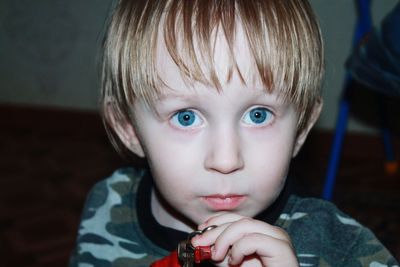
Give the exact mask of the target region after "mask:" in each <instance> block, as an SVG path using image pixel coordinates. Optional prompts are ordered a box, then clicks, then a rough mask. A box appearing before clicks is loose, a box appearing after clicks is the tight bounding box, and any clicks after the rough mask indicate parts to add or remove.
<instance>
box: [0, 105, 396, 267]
mask: <svg viewBox="0 0 400 267" xmlns="http://www.w3.org/2000/svg"><path fill="white" fill-rule="evenodd" d="M0 119H1V122H2V126H1V127H0V150H1V161H0V170H1V172H2V177H1V179H0V257H1V259H2V266H4V267H11V266H18V267H25V266H26V267H28V266H29V267H38V266H66V265H67V262H68V256H69V253H70V251H71V249H72V247H73V244H74V240H75V235H76V232H77V224H78V222H79V216H80V211H81V209H82V204H83V201H84V199H85V196H86V194H87V191H88V190H89V188H90V187H91V186H92V185H93V184H94V183H95V182H96V181H97V180H98V179H100V178H102V177H105V176H106V175H108V174H110V173H111V172H112V171H113V170H114V169H115V168H117V167H121V166H123V165H127V164H126V163H125V162H124V161H122V160H121V159H120V158H119V157H118V156H117V154H116V153H115V152H114V151H113V149H112V147H111V146H110V145H109V143H108V140H107V137H106V135H105V133H104V130H103V128H102V123H101V121H100V119H99V117H98V116H97V115H96V114H93V113H89V112H76V111H62V110H52V109H34V108H15V107H5V106H0ZM330 142H331V134H330V133H324V132H313V133H312V135H311V136H310V138H309V140H308V141H307V143H306V146H305V147H304V149H303V151H302V152H301V154H300V155H299V157H298V158H297V159H296V160H295V162H294V163H293V169H292V173H293V175H295V176H296V177H297V178H298V188H299V190H300V191H301V192H303V193H309V194H312V195H318V194H319V192H320V191H321V188H322V183H323V179H322V177H323V176H324V172H325V168H326V163H327V158H328V151H329V147H330ZM395 147H396V151H397V154H398V155H400V153H399V152H400V142H399V140H396V144H395ZM382 162H383V155H382V152H381V148H380V142H379V139H378V138H376V137H367V136H356V135H350V136H348V137H347V138H346V143H345V146H344V156H343V159H342V163H341V165H340V172H339V178H338V184H337V188H336V191H335V199H334V201H335V202H336V203H337V205H338V206H339V207H340V208H341V209H343V210H344V211H346V212H347V213H349V214H351V215H352V216H353V217H355V218H356V219H358V220H359V221H360V222H361V223H363V224H365V225H367V226H369V227H370V228H372V229H373V230H374V231H375V232H376V234H377V235H378V236H379V237H380V239H381V240H382V241H383V242H384V244H385V245H386V246H387V247H388V248H389V249H390V250H391V251H392V252H393V253H394V254H395V255H396V257H397V258H398V259H399V258H400V240H399V238H398V237H399V236H400V194H399V193H400V175H399V174H397V175H396V176H387V175H385V174H384V172H383V168H382Z"/></svg>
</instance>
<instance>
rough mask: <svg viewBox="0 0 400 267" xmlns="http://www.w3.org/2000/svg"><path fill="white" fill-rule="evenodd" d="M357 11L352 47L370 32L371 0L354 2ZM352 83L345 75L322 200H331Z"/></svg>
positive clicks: (348, 75)
mask: <svg viewBox="0 0 400 267" xmlns="http://www.w3.org/2000/svg"><path fill="white" fill-rule="evenodd" d="M355 3H356V6H357V9H358V19H357V22H356V27H355V31H354V36H353V46H356V45H358V44H359V42H360V41H361V40H362V38H363V37H364V36H365V34H366V33H368V32H369V31H370V30H371V25H372V21H371V12H370V6H371V0H355ZM351 83H352V78H351V76H350V74H348V73H347V74H346V78H345V86H344V91H343V96H342V98H341V100H340V105H339V114H338V118H337V122H336V130H335V136H334V140H333V144H332V150H331V155H330V159H329V163H328V170H327V173H326V177H325V184H324V188H323V192H322V198H323V199H326V200H331V199H332V195H333V188H334V186H335V179H336V174H337V170H338V167H339V159H340V155H341V150H342V144H343V139H344V135H345V133H346V129H347V121H348V117H349V101H348V91H349V90H350V86H351Z"/></svg>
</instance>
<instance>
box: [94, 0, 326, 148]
mask: <svg viewBox="0 0 400 267" xmlns="http://www.w3.org/2000/svg"><path fill="white" fill-rule="evenodd" d="M238 21H240V24H241V26H242V27H243V30H244V32H245V36H246V38H247V40H248V44H249V49H250V52H251V54H252V55H253V57H254V61H255V63H256V68H257V70H258V74H259V76H260V78H261V81H262V83H263V84H264V86H265V89H266V90H267V91H268V92H272V91H273V90H279V93H280V94H281V95H282V96H283V97H284V98H285V100H287V101H290V102H291V103H293V104H294V106H295V108H296V110H297V112H298V115H299V121H298V129H299V131H301V130H302V129H303V128H304V127H305V126H306V125H307V122H308V120H309V118H310V116H311V114H312V111H313V108H314V106H315V104H316V102H318V101H320V98H321V91H320V90H321V89H320V87H321V80H322V76H323V72H324V58H323V57H324V56H323V55H324V52H323V44H322V39H321V33H320V29H319V25H318V23H317V20H316V18H315V15H314V14H313V12H312V9H311V7H310V4H309V3H308V2H307V0H120V1H119V3H118V5H117V7H116V9H115V10H114V13H113V15H112V17H111V20H110V23H109V26H108V31H107V34H106V37H105V40H104V50H103V51H104V53H103V61H102V95H101V111H102V116H103V120H104V121H105V125H106V128H108V132H109V134H110V135H111V137H112V138H111V140H112V141H113V142H114V145H116V146H117V148H118V147H119V148H122V147H121V145H119V144H118V140H115V137H113V136H114V135H113V131H110V130H112V127H113V125H111V124H110V123H109V122H108V115H109V114H107V113H108V112H112V113H113V116H114V118H116V119H117V120H120V121H127V122H133V115H132V112H131V110H132V104H133V103H134V101H135V100H136V99H143V100H144V101H145V102H146V103H151V102H152V101H153V100H154V99H155V98H156V97H157V96H158V94H159V93H160V92H159V86H158V85H159V84H160V80H159V76H158V73H157V69H156V66H155V62H156V61H155V57H156V48H157V38H159V36H163V37H164V40H165V44H166V47H167V49H168V52H169V53H170V55H171V57H172V59H173V60H174V62H175V63H176V64H177V66H178V67H179V69H180V71H181V73H182V74H183V76H184V77H186V78H187V79H188V80H192V81H199V82H202V83H206V84H211V85H213V86H214V87H215V88H217V90H218V89H219V88H220V81H219V79H218V77H217V75H216V72H215V68H214V65H213V60H212V59H213V35H212V34H213V32H215V31H216V30H217V29H218V28H219V29H221V30H222V32H223V33H224V35H225V38H226V41H227V43H228V47H229V51H228V53H230V55H231V58H232V60H231V62H229V64H230V66H229V67H230V73H232V69H236V70H239V68H238V67H239V66H237V64H236V59H235V54H234V53H233V44H234V41H235V27H236V26H237V24H238ZM161 31H162V32H161ZM160 33H162V34H160ZM178 47H179V49H178ZM195 47H200V48H201V49H200V50H201V53H196V52H195ZM200 62H205V63H206V67H207V68H208V69H207V70H204V68H202V67H201V66H200ZM239 74H240V73H239ZM150 105H151V104H150Z"/></svg>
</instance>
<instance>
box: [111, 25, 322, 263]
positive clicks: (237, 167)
mask: <svg viewBox="0 0 400 267" xmlns="http://www.w3.org/2000/svg"><path fill="white" fill-rule="evenodd" d="M216 38H217V39H216V46H215V49H216V53H215V55H218V57H215V58H214V60H215V66H216V70H217V74H218V77H219V79H220V81H222V82H221V85H222V88H221V89H222V90H220V91H217V90H216V89H215V88H213V87H210V86H207V85H204V84H202V83H199V82H193V83H192V84H190V85H189V84H188V83H185V81H184V79H182V76H181V73H180V71H179V69H178V67H177V66H176V65H175V63H174V62H173V60H172V59H171V58H170V56H169V54H168V52H167V50H166V48H165V46H164V43H163V42H162V41H159V43H158V47H157V62H156V64H157V69H158V72H159V75H160V78H161V79H162V81H163V84H164V85H163V87H162V92H163V94H162V95H160V96H159V98H158V99H157V100H156V101H155V103H154V107H153V108H154V109H150V108H149V107H148V106H147V105H145V104H144V103H143V102H142V101H141V100H140V99H139V100H137V101H136V102H135V103H134V106H133V111H134V120H135V123H134V125H133V124H131V123H116V122H115V121H114V122H113V123H114V124H113V125H114V129H115V130H116V132H117V134H118V135H119V137H120V139H121V140H122V141H123V142H124V143H125V145H126V146H127V147H128V148H129V149H130V150H131V151H133V152H134V153H136V154H137V155H138V156H141V157H146V159H147V161H148V162H149V166H150V169H151V172H152V175H153V178H154V182H155V185H156V188H157V190H153V192H152V199H151V200H152V203H151V206H152V213H153V215H154V216H155V218H156V219H157V221H158V222H159V223H160V224H162V225H164V226H168V227H171V228H174V229H178V230H182V231H187V232H191V231H193V230H194V229H195V228H199V229H203V228H205V227H207V226H209V225H217V226H218V227H217V228H215V229H213V230H210V231H208V232H206V233H204V234H203V235H202V236H197V237H195V238H194V239H193V240H192V243H193V245H195V246H197V245H212V246H213V253H212V255H213V256H212V259H213V260H214V261H215V262H216V264H218V265H220V266H228V265H241V266H297V265H298V263H297V260H296V256H295V253H294V251H293V248H292V245H291V242H290V238H289V237H288V235H287V234H286V233H285V232H284V231H283V230H282V229H280V228H278V227H275V226H272V225H269V224H267V223H265V222H261V221H257V220H254V219H252V217H253V216H255V215H256V214H258V213H259V212H261V211H262V210H264V209H266V208H267V207H269V206H270V205H271V204H272V203H273V202H274V201H275V200H276V198H277V197H278V196H279V194H280V192H281V190H282V188H283V185H284V183H285V180H286V175H287V172H288V169H289V163H290V161H291V159H292V157H294V156H295V155H296V154H297V152H298V151H299V149H300V147H301V146H302V144H303V142H304V140H305V138H306V136H307V133H308V131H309V129H310V128H311V126H312V124H313V123H314V122H315V120H316V118H317V117H318V114H319V110H320V107H318V108H316V111H315V112H314V113H315V115H314V116H313V118H312V119H311V120H310V124H309V125H308V127H306V129H305V130H304V132H302V133H300V134H298V133H297V120H298V115H297V112H296V111H295V109H294V107H293V105H292V104H290V103H285V102H283V101H282V99H281V98H279V95H278V94H277V93H276V92H273V93H271V94H270V93H267V92H266V90H265V89H264V88H263V85H262V83H261V81H260V78H259V77H258V75H257V72H256V71H255V64H254V62H253V61H252V56H251V54H250V52H249V50H248V48H247V41H246V39H245V37H244V35H243V32H242V31H241V29H240V27H238V33H237V37H236V41H235V47H234V49H235V56H236V59H237V61H238V65H239V66H240V72H241V73H242V75H243V76H244V81H243V80H241V79H240V76H239V74H238V72H237V70H235V71H234V72H233V76H232V78H231V79H229V80H228V79H226V77H227V67H226V64H225V63H226V60H227V58H228V55H227V54H226V53H225V51H227V47H226V42H225V39H224V38H223V35H221V34H218V35H217V37H216ZM159 39H160V38H159ZM260 115H261V119H260ZM185 119H186V120H185Z"/></svg>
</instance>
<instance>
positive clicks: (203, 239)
mask: <svg viewBox="0 0 400 267" xmlns="http://www.w3.org/2000/svg"><path fill="white" fill-rule="evenodd" d="M229 225H230V223H225V224H221V225H219V226H217V227H215V228H212V229H210V230H208V231H205V232H204V233H202V234H201V235H196V236H194V237H193V238H192V240H191V243H192V245H193V246H195V247H197V246H211V245H213V244H214V243H215V241H216V239H217V238H218V236H220V235H221V233H222V232H223V231H224V230H225V229H226V228H227V227H228V226H229Z"/></svg>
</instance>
